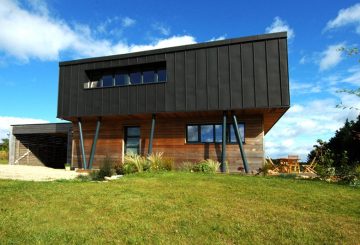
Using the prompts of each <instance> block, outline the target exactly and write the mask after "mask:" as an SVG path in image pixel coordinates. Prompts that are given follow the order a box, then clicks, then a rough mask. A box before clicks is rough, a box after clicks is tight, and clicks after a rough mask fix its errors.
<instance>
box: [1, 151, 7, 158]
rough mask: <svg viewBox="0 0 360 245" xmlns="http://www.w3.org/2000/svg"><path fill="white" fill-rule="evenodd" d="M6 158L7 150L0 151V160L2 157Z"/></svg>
mask: <svg viewBox="0 0 360 245" xmlns="http://www.w3.org/2000/svg"><path fill="white" fill-rule="evenodd" d="M8 158H9V152H7V151H0V160H2V159H4V160H7V159H8Z"/></svg>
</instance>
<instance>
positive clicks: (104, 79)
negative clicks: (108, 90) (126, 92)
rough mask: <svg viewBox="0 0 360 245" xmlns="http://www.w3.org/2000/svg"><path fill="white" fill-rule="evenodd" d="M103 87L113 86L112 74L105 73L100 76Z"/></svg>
mask: <svg viewBox="0 0 360 245" xmlns="http://www.w3.org/2000/svg"><path fill="white" fill-rule="evenodd" d="M101 80H102V86H103V87H111V86H113V77H112V75H105V76H103V77H102V78H101Z"/></svg>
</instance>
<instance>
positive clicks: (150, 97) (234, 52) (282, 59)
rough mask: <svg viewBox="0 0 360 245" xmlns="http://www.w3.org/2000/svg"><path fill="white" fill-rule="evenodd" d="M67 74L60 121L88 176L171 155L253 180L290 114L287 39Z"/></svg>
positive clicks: (236, 43) (118, 60) (183, 51)
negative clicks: (274, 131)
mask: <svg viewBox="0 0 360 245" xmlns="http://www.w3.org/2000/svg"><path fill="white" fill-rule="evenodd" d="M59 66H60V74H59V93H58V110H57V111H58V114H57V117H58V118H61V119H64V120H67V121H70V122H71V123H72V127H71V130H72V133H71V134H66V136H65V134H64V135H63V137H66V139H67V142H69V141H70V142H71V144H70V142H69V143H67V144H68V146H67V147H68V149H67V151H66V152H68V154H67V155H68V158H67V159H68V160H67V161H71V164H72V166H74V167H79V168H96V167H98V166H99V164H101V163H102V159H104V158H105V157H106V156H108V157H111V158H113V159H114V160H118V161H121V160H122V159H123V157H124V155H125V154H126V153H130V152H132V153H137V154H141V155H146V154H148V153H151V152H164V155H165V156H166V157H169V158H172V159H174V161H175V162H176V163H177V164H179V163H181V162H183V161H199V160H201V159H207V158H211V159H215V160H218V161H220V162H225V161H227V162H228V166H229V169H230V171H233V172H235V171H242V170H243V169H245V170H246V171H247V172H249V171H251V170H254V169H258V168H259V167H261V166H262V164H263V161H264V135H265V134H266V133H267V132H268V131H269V130H270V129H271V128H272V127H273V125H274V124H275V123H276V122H277V121H278V120H279V119H280V118H281V116H282V115H283V114H284V113H285V112H286V110H287V109H288V108H289V106H290V96H289V76H288V56H287V34H286V33H285V32H282V33H273V34H265V35H258V36H250V37H242V38H235V39H228V40H221V41H215V42H206V43H199V44H193V45H185V46H178V47H172V48H164V49H157V50H150V51H143V52H136V53H129V54H122V55H114V56H106V57H97V58H89V59H81V60H74V61H66V62H61V63H60V64H59ZM17 127H18V126H14V128H13V132H14V134H13V135H14V137H15V138H16V139H20V138H21V136H19V135H21V134H20V133H16V131H18V129H17ZM67 130H69V129H68V128H67ZM25 131H26V130H25ZM64 132H65V131H64ZM67 132H68V131H67ZM22 134H24V132H22ZM69 135H70V136H69ZM69 137H72V138H70V140H69ZM16 139H15V140H13V142H16ZM71 139H72V140H71ZM70 147H71V148H70ZM15 148H16V147H15ZM20 155H21V154H19V155H18V157H20ZM223 167H225V165H224V164H223ZM223 170H224V168H223Z"/></svg>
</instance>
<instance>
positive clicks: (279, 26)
mask: <svg viewBox="0 0 360 245" xmlns="http://www.w3.org/2000/svg"><path fill="white" fill-rule="evenodd" d="M265 31H266V32H267V33H273V32H283V31H286V32H287V35H288V38H289V39H292V38H294V37H295V32H294V30H293V29H292V28H291V27H290V26H289V25H288V24H287V23H286V21H284V20H282V19H281V18H280V17H278V16H276V17H275V18H274V21H273V23H272V24H271V25H270V26H268V27H266V29H265Z"/></svg>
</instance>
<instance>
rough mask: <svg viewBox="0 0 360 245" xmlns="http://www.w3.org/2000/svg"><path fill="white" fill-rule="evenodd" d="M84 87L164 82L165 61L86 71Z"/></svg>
mask: <svg viewBox="0 0 360 245" xmlns="http://www.w3.org/2000/svg"><path fill="white" fill-rule="evenodd" d="M87 75H88V78H89V80H88V81H87V82H85V83H84V89H89V88H104V87H114V86H128V85H137V84H149V83H161V82H166V68H165V63H164V62H160V63H154V64H144V65H140V66H139V65H137V66H129V67H121V70H120V69H119V68H114V69H106V70H94V71H87Z"/></svg>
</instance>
